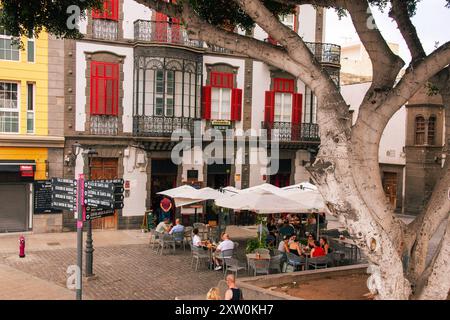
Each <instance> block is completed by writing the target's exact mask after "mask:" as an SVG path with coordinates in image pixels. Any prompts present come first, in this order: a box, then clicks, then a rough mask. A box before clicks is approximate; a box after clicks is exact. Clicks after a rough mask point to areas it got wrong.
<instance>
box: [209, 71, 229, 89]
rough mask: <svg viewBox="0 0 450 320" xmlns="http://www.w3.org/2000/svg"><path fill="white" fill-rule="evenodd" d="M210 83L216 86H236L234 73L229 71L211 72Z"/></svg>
mask: <svg viewBox="0 0 450 320" xmlns="http://www.w3.org/2000/svg"><path fill="white" fill-rule="evenodd" d="M210 85H211V86H212V87H216V88H230V89H232V88H233V87H234V83H233V74H232V73H227V72H216V71H212V72H211V81H210Z"/></svg>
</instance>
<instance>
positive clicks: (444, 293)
mask: <svg viewBox="0 0 450 320" xmlns="http://www.w3.org/2000/svg"><path fill="white" fill-rule="evenodd" d="M449 273H450V219H448V221H447V228H446V230H445V233H444V236H443V237H442V239H441V241H440V243H439V247H438V248H437V250H436V253H435V255H434V257H433V260H432V261H431V263H430V265H429V266H428V268H427V269H426V270H425V272H424V273H423V275H422V277H421V278H420V279H419V281H418V283H417V287H416V294H415V296H414V297H415V298H417V299H420V300H437V299H440V300H445V299H447V297H448V293H449V289H450V277H449Z"/></svg>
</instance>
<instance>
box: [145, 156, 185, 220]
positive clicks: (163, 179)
mask: <svg viewBox="0 0 450 320" xmlns="http://www.w3.org/2000/svg"><path fill="white" fill-rule="evenodd" d="M151 163H152V165H151V167H152V168H151V188H150V190H151V191H150V199H151V201H152V210H153V213H154V214H156V216H159V211H160V207H159V204H160V202H161V200H162V199H163V198H164V196H161V195H159V194H157V193H158V192H161V191H164V190H167V189H172V188H175V187H176V186H177V175H178V166H177V165H176V164H174V163H173V162H172V160H171V159H152V160H151ZM174 218H175V210H173V209H172V210H171V220H172V221H173V220H174Z"/></svg>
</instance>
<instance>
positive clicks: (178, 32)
mask: <svg viewBox="0 0 450 320" xmlns="http://www.w3.org/2000/svg"><path fill="white" fill-rule="evenodd" d="M134 40H135V41H146V42H157V43H170V44H178V45H183V46H188V47H197V48H203V42H202V41H197V40H189V37H188V36H187V31H186V29H185V28H184V27H183V25H182V24H180V23H172V22H165V21H150V20H136V21H135V22H134Z"/></svg>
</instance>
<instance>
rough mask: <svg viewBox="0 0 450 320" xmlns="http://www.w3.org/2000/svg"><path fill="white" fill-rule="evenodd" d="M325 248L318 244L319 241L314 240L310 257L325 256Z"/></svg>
mask: <svg viewBox="0 0 450 320" xmlns="http://www.w3.org/2000/svg"><path fill="white" fill-rule="evenodd" d="M325 255H326V254H325V250H323V248H322V247H321V246H320V243H319V241H314V248H313V249H312V250H311V258H315V257H323V256H325Z"/></svg>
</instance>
